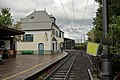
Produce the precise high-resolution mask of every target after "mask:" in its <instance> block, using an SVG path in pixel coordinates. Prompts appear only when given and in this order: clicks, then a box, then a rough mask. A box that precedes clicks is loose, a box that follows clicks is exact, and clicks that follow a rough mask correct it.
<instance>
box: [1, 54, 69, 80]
mask: <svg viewBox="0 0 120 80" xmlns="http://www.w3.org/2000/svg"><path fill="white" fill-rule="evenodd" d="M66 55H67V53H65V52H64V53H61V54H56V55H17V57H16V58H9V59H6V60H4V65H0V80H24V79H25V78H27V77H29V76H31V75H33V74H35V73H37V72H39V71H41V70H43V69H44V68H45V67H47V66H49V65H50V64H52V63H54V62H56V61H57V60H59V59H61V58H63V57H64V56H66Z"/></svg>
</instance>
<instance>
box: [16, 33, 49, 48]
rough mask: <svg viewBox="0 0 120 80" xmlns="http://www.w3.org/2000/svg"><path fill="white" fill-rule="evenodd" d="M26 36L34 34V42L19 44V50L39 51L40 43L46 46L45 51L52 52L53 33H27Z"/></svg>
mask: <svg viewBox="0 0 120 80" xmlns="http://www.w3.org/2000/svg"><path fill="white" fill-rule="evenodd" d="M45 33H47V36H46V34H45ZM25 34H33V42H21V43H17V50H38V44H39V43H43V44H44V50H51V31H27V32H25ZM47 39H48V40H47Z"/></svg>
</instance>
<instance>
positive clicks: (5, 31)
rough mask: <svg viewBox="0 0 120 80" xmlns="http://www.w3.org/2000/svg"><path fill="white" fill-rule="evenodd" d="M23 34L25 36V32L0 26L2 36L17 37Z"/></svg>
mask: <svg viewBox="0 0 120 80" xmlns="http://www.w3.org/2000/svg"><path fill="white" fill-rule="evenodd" d="M21 34H25V32H23V31H20V30H15V29H12V28H8V27H2V26H0V36H15V35H21Z"/></svg>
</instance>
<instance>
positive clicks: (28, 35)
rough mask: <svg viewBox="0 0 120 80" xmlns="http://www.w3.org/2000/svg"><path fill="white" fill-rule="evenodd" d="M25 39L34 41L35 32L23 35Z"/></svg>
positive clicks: (25, 40)
mask: <svg viewBox="0 0 120 80" xmlns="http://www.w3.org/2000/svg"><path fill="white" fill-rule="evenodd" d="M23 41H24V42H33V34H25V35H24V36H23Z"/></svg>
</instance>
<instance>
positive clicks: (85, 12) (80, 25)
mask: <svg viewBox="0 0 120 80" xmlns="http://www.w3.org/2000/svg"><path fill="white" fill-rule="evenodd" d="M88 1H89V0H87V2H86V6H85V10H84V13H83V17H82V22H81V25H82V24H83V19H84V16H85V13H86V9H87V5H88ZM81 25H80V26H81ZM79 29H80V28H79ZM84 30H86V31H88V30H87V29H86V28H84Z"/></svg>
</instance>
